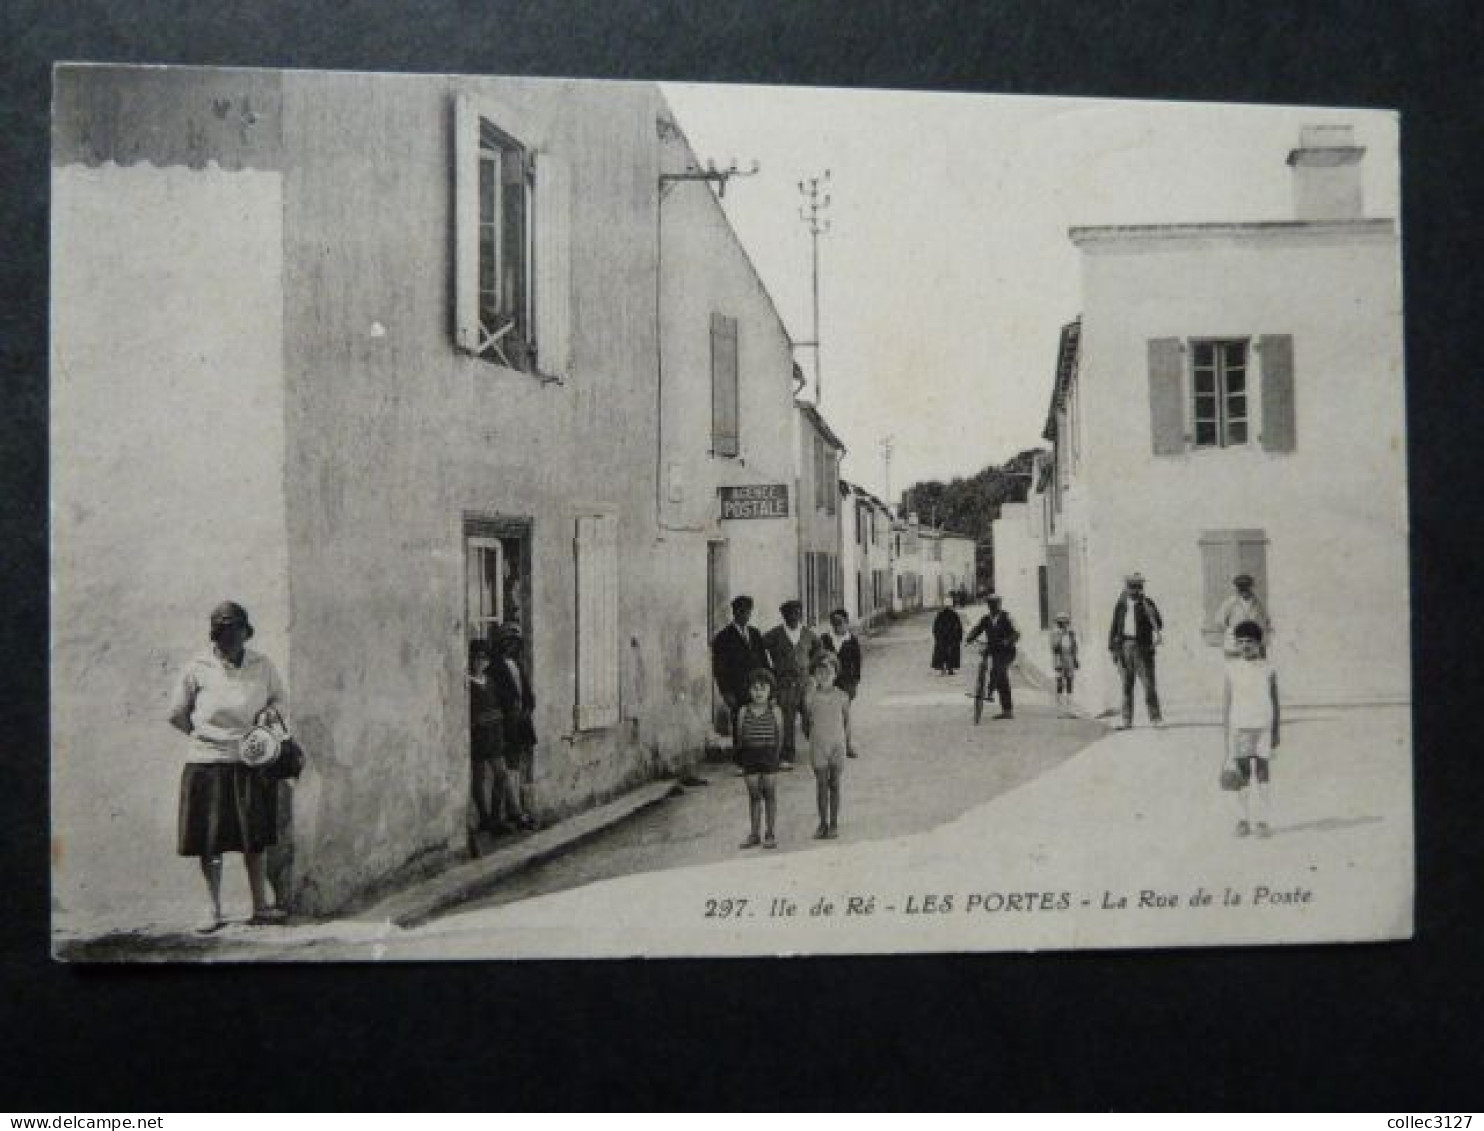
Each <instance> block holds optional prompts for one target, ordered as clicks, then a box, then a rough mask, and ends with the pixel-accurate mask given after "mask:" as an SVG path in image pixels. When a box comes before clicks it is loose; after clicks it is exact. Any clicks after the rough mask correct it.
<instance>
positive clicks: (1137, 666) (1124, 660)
mask: <svg viewBox="0 0 1484 1131" xmlns="http://www.w3.org/2000/svg"><path fill="white" fill-rule="evenodd" d="M1163 632H1164V619H1163V618H1162V617H1161V616H1160V615H1159V608H1158V606H1156V605H1155V603H1154V601H1153V600H1152V599H1151V598H1149V597H1146V596H1145V595H1144V575H1143V574H1141V573H1131V574H1129V575H1128V576H1127V577H1126V578H1124V579H1123V592H1122V593H1120V594H1119V595H1118V600H1117V601H1116V602H1115V603H1114V605H1113V624H1112V626H1111V627H1110V628H1109V629H1108V651H1109V652H1111V653H1112V655H1113V662H1114V663H1115V664H1117V665H1118V670H1119V672H1120V673H1121V674H1122V676H1123V723H1122V724H1121V725H1120V726H1119V728H1118V729H1119V730H1128V728H1129V727H1131V726H1133V725H1134V682H1135V681H1136V680H1138V681H1141V682H1142V683H1143V684H1144V705H1145V707H1147V708H1148V710H1149V721H1150V722H1151V723H1153V724H1154V725H1155V726H1161V725H1163V722H1164V720H1163V719H1162V718H1161V717H1160V712H1159V688H1158V687H1157V686H1156V683H1155V674H1154V650H1155V649H1156V648H1158V647H1159V645H1160V641H1161V639H1162V633H1163Z"/></svg>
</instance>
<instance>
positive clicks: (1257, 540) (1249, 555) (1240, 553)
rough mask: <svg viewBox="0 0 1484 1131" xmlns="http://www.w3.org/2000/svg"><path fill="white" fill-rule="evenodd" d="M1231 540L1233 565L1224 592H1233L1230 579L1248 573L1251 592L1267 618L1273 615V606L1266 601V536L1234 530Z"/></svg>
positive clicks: (1256, 532)
mask: <svg viewBox="0 0 1484 1131" xmlns="http://www.w3.org/2000/svg"><path fill="white" fill-rule="evenodd" d="M1232 540H1233V542H1234V543H1235V545H1234V549H1233V558H1234V560H1233V565H1234V566H1235V568H1234V569H1233V570H1232V572H1231V577H1228V578H1227V579H1226V582H1227V584H1226V591H1227V593H1228V594H1230V593H1232V592H1235V590H1233V588H1232V584H1231V578H1232V577H1235V576H1236V575H1237V574H1239V573H1250V574H1251V575H1252V591H1253V592H1254V593H1256V594H1257V596H1258V597H1259V599H1261V601H1262V603H1263V607H1264V608H1265V609H1267V611H1268V616H1272V615H1273V606H1272V604H1271V603H1270V602H1269V600H1268V536H1267V535H1266V534H1265V533H1263V531H1261V530H1234V531H1232Z"/></svg>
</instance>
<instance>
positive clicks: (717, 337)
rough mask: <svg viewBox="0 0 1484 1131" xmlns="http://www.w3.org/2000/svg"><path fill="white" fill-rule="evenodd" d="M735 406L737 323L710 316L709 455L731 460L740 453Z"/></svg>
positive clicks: (717, 316) (724, 318)
mask: <svg viewBox="0 0 1484 1131" xmlns="http://www.w3.org/2000/svg"><path fill="white" fill-rule="evenodd" d="M739 431H740V429H739V421H738V404H737V320H736V319H735V318H728V317H727V316H726V315H725V314H712V315H711V451H712V452H713V454H715V455H719V456H735V455H737V454H738V452H739V451H740V450H741V447H740V436H739Z"/></svg>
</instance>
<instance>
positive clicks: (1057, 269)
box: [663, 83, 1400, 502]
mask: <svg viewBox="0 0 1484 1131" xmlns="http://www.w3.org/2000/svg"><path fill="white" fill-rule="evenodd" d="M663 89H664V93H665V97H666V98H667V99H668V100H669V102H670V105H671V107H672V108H673V110H674V112H675V116H676V118H677V119H678V120H679V122H680V125H681V127H682V128H683V129H684V130H685V133H686V135H687V137H689V139H690V141H691V145H692V147H693V148H694V149H695V151H696V153H697V154H698V155H699V157H700V158H701V160H702V161H703V162H704V161H706V160H708V159H711V160H715V162H716V163H717V164H718V165H728V164H730V163H731V160H732V159H733V158H735V159H736V161H737V164H738V165H739V166H741V167H742V168H743V169H746V168H749V167H750V166H751V164H752V162H753V160H757V161H758V162H759V163H760V165H761V172H760V173H759V175H757V176H755V177H747V178H739V179H736V180H734V181H732V183H731V185H730V186H729V187H728V189H727V193H726V197H725V199H724V200H723V202H722V203H723V206H724V207H725V209H726V212H727V215H728V216H729V217H730V219H731V222H732V225H733V227H734V228H735V229H736V231H737V233H738V235H739V237H740V238H741V240H742V243H743V244H744V245H745V246H746V248H747V250H748V252H749V254H750V255H751V256H752V259H753V262H754V263H755V264H756V266H757V269H758V272H759V273H760V274H761V276H762V279H763V283H764V285H765V286H766V287H767V288H768V290H769V292H770V293H771V294H772V296H773V299H774V301H775V302H776V303H777V304H778V309H779V312H780V313H781V314H782V316H783V320H784V323H785V324H786V325H787V326H788V329H789V333H790V334H791V335H792V337H793V338H794V340H795V341H806V340H808V339H809V338H810V337H811V336H812V332H813V330H812V325H811V319H812V314H811V304H810V271H809V236H808V232H807V229H806V227H805V225H804V222H803V221H802V220H801V219H800V218H799V210H800V207H801V205H802V204H803V200H804V198H803V197H802V195H801V194H800V193H799V191H798V187H797V182H798V181H800V180H802V179H806V178H808V177H810V176H816V175H819V174H821V173H823V171H824V170H825V169H829V170H830V175H831V180H830V185H829V192H830V196H831V197H832V200H833V203H832V204H831V207H830V208H829V210H828V212H827V213H825V215H826V216H827V217H828V218H829V220H830V222H831V231H830V232H829V234H827V235H825V236H822V237H821V238H820V331H819V333H820V340H821V342H822V346H823V351H822V363H823V379H824V381H823V385H824V387H823V398H822V400H823V403H822V406H821V407H822V409H823V412H824V415H825V417H826V418H827V419H828V420H829V421H830V424H831V426H832V427H833V428H834V429H835V431H836V432H837V433H839V435H840V437H841V439H843V440H844V441H845V443H846V445H847V446H848V448H849V449H850V451H849V454H848V455H847V456H846V458H845V463H844V466H843V469H842V472H843V474H844V475H845V477H846V478H848V479H851V480H854V481H855V482H858V483H860V484H862V485H863V486H865V487H866V488H868V489H869V490H872V491H875V492H878V493H881V492H883V491H884V490H885V482H884V478H883V467H882V461H881V452H880V448H879V441H880V439H881V438H882V437H884V436H888V435H891V436H893V437H894V438H895V444H894V447H895V452H894V456H893V461H892V468H891V490H892V494H893V496H900V493H901V491H902V490H903V489H904V488H906V487H907V486H909V485H911V484H912V483H913V482H915V481H917V480H920V479H928V478H937V479H945V480H946V479H949V478H952V477H953V476H956V475H969V474H972V473H974V472H975V471H978V470H979V469H980V468H982V467H984V466H985V465H986V464H989V463H999V462H1002V461H1003V460H1005V459H1007V458H1009V457H1010V456H1011V455H1013V454H1014V453H1015V452H1017V451H1020V450H1021V449H1023V448H1028V447H1033V446H1035V445H1037V444H1040V443H1041V438H1040V437H1041V428H1042V425H1043V424H1044V422H1045V415H1046V405H1047V398H1048V397H1049V396H1050V392H1051V380H1052V373H1053V367H1054V365H1055V359H1056V347H1057V336H1058V334H1059V332H1060V329H1061V327H1062V325H1063V324H1064V323H1066V322H1068V321H1070V320H1071V319H1073V318H1075V317H1076V316H1077V315H1078V313H1079V312H1080V308H1079V302H1080V298H1079V293H1078V292H1079V264H1078V253H1077V251H1076V249H1075V248H1074V247H1073V246H1072V244H1071V242H1070V241H1069V240H1068V239H1067V229H1068V228H1070V227H1074V226H1080V225H1087V224H1149V223H1172V222H1203V221H1205V222H1209V221H1256V220H1289V219H1292V218H1293V211H1292V207H1293V206H1292V199H1291V189H1290V184H1289V177H1290V171H1289V168H1288V166H1287V164H1286V163H1285V162H1286V158H1287V156H1288V152H1289V150H1291V149H1293V148H1294V146H1295V145H1296V144H1297V142H1298V136H1299V128H1300V127H1301V126H1305V125H1328V124H1349V125H1352V126H1353V127H1354V129H1355V139H1356V144H1357V145H1361V146H1364V147H1365V148H1366V156H1365V160H1364V165H1363V166H1362V168H1363V182H1364V193H1365V211H1366V214H1367V215H1368V216H1376V217H1380V216H1387V217H1396V218H1398V219H1399V217H1400V213H1399V207H1398V193H1399V184H1398V179H1399V178H1398V168H1397V154H1398V140H1397V118H1396V116H1395V115H1393V114H1391V113H1390V112H1386V111H1375V110H1336V109H1330V108H1323V109H1315V108H1308V109H1304V108H1293V107H1267V106H1233V105H1218V104H1210V103H1173V102H1130V101H1103V100H1091V99H1070V98H1066V99H1063V98H1023V97H1014V98H1012V97H1003V96H988V95H957V94H920V93H898V92H887V91H846V90H831V89H808V88H801V87H755V86H754V87H744V86H723V85H696V84H673V83H665V84H663ZM796 356H797V358H798V360H799V363H800V367H801V368H802V369H803V370H804V372H805V374H806V375H807V376H808V377H809V382H810V383H809V387H808V389H807V390H806V394H805V395H807V396H809V397H812V396H813V390H814V382H813V373H814V370H813V357H812V352H811V351H807V350H800V351H799V352H798V353H797V355H796ZM892 501H893V502H895V498H893V500H892Z"/></svg>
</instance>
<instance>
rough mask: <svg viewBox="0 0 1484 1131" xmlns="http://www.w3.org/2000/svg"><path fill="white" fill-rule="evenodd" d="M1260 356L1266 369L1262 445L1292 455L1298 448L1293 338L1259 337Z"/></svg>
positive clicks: (1272, 450) (1261, 363) (1286, 335)
mask: <svg viewBox="0 0 1484 1131" xmlns="http://www.w3.org/2000/svg"><path fill="white" fill-rule="evenodd" d="M1257 356H1258V363H1259V364H1260V365H1261V367H1262V446H1263V448H1264V449H1266V450H1267V451H1270V452H1291V451H1293V450H1295V449H1296V448H1297V447H1298V429H1297V426H1296V422H1295V420H1294V380H1293V337H1292V335H1289V334H1269V335H1267V336H1265V337H1261V338H1259V339H1258V340H1257Z"/></svg>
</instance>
